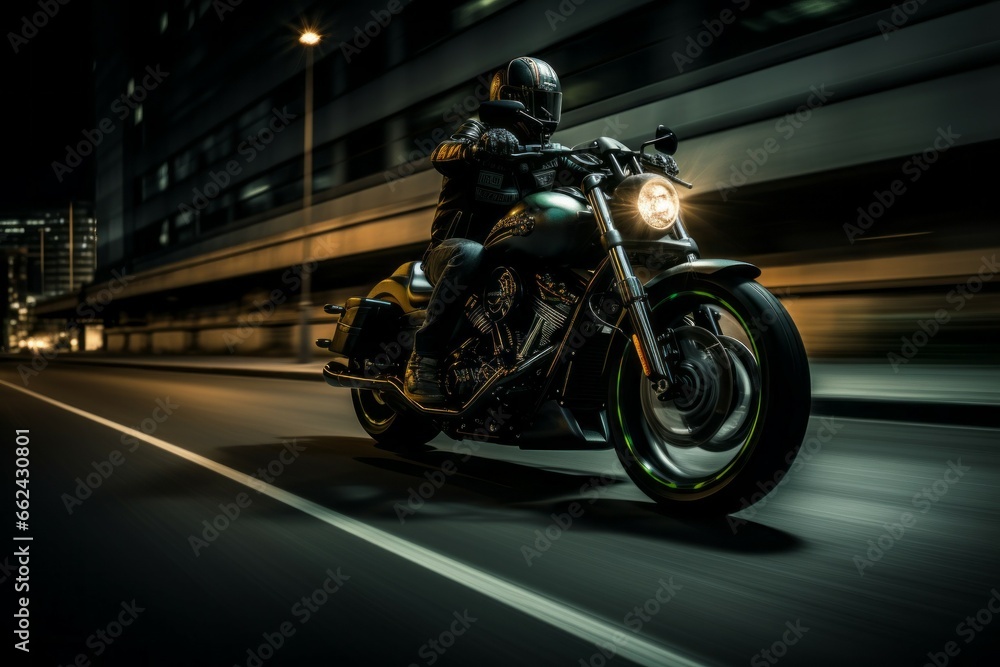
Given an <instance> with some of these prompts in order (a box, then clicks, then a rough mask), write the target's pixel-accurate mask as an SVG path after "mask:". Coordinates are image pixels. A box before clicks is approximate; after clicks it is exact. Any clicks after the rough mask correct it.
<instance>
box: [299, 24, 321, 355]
mask: <svg viewBox="0 0 1000 667" xmlns="http://www.w3.org/2000/svg"><path fill="white" fill-rule="evenodd" d="M319 41H320V36H319V34H317V33H316V32H314V31H312V30H306V31H305V32H303V33H302V34H301V35H299V42H300V43H301V44H303V45H305V47H306V93H305V107H306V117H305V127H304V129H303V132H302V135H303V146H302V226H303V227H305V226H306V225H308V224H309V222H311V218H312V216H311V215H309V213H310V211H311V208H312V145H313V119H312V115H313V47H314V46H316V45H317V44H319ZM309 246H310V239H309V236H308V234H307V235H306V236H305V237H303V239H302V268H303V271H302V292H301V294H300V299H299V363H301V364H305V363H309V361H310V360H311V359H312V342H311V341H310V336H309V310H310V308H311V306H312V304H311V303H310V292H311V291H312V272H311V271H308V270H306V265H307V264H308V263H309Z"/></svg>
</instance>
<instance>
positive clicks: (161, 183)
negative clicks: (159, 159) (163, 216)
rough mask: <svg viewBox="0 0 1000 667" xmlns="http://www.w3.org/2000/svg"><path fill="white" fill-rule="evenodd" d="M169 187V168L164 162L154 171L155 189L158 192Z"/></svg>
mask: <svg viewBox="0 0 1000 667" xmlns="http://www.w3.org/2000/svg"><path fill="white" fill-rule="evenodd" d="M168 185H170V168H169V166H168V165H167V163H166V162H164V163H163V164H161V165H160V168H159V169H157V170H156V187H157V189H158V190H159V191H160V192H163V191H164V190H166V189H167V186H168Z"/></svg>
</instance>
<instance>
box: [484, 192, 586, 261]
mask: <svg viewBox="0 0 1000 667" xmlns="http://www.w3.org/2000/svg"><path fill="white" fill-rule="evenodd" d="M483 245H484V246H485V247H486V249H487V252H488V253H489V255H490V256H491V258H493V259H496V260H498V261H502V262H513V263H523V262H544V263H545V264H549V265H559V266H584V265H586V264H588V263H592V262H593V261H594V260H595V259H596V258H597V257H599V256H600V244H599V234H598V231H597V224H596V222H595V220H594V216H593V213H591V211H590V208H589V207H588V206H587V201H586V199H584V198H583V195H582V194H579V193H577V194H569V193H568V192H567V191H551V192H536V193H534V194H531V195H528V196H527V197H525V198H524V199H522V200H521V201H520V202H518V203H517V205H515V206H514V208H512V209H511V210H510V211H509V212H508V213H507V215H505V216H504V217H502V218H501V219H500V220H499V221H498V222H497V223H496V225H494V226H493V229H492V230H491V231H490V233H489V235H488V236H487V237H486V242H485V243H484V244H483Z"/></svg>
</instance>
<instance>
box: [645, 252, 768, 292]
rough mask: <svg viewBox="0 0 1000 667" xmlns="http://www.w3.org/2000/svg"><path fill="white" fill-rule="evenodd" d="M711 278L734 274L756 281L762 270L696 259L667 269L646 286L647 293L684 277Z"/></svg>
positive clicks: (734, 262)
mask: <svg viewBox="0 0 1000 667" xmlns="http://www.w3.org/2000/svg"><path fill="white" fill-rule="evenodd" d="M685 274H688V275H700V276H710V275H714V274H733V275H739V276H743V277H745V278H749V279H750V280H753V279H755V278H756V277H757V276H759V275H760V269H758V268H757V267H756V266H754V265H753V264H749V263H747V262H740V261H738V260H735V259H696V260H694V261H693V262H684V263H683V264H678V265H677V266H675V267H672V268H670V269H667V270H666V271H664V272H663V273H660V274H659V275H657V276H656V277H655V278H653V279H652V280H650V281H649V282H648V283H646V284H645V286H644V287H645V290H646V293H647V294H648V293H651V292H653V291H654V290H656V289H657V286H658V285H660V283H664V282H666V281H668V280H671V279H674V278H676V277H677V276H682V275H685Z"/></svg>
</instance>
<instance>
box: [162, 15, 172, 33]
mask: <svg viewBox="0 0 1000 667" xmlns="http://www.w3.org/2000/svg"><path fill="white" fill-rule="evenodd" d="M169 24H170V15H169V14H168V13H167V12H163V13H162V14H160V34H161V35H162V34H163V33H165V32H166V31H167V26H168V25H169Z"/></svg>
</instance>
